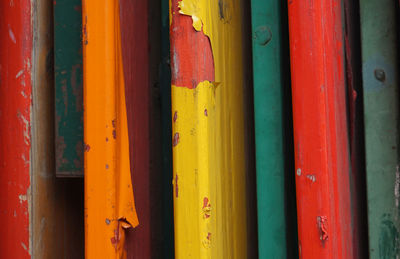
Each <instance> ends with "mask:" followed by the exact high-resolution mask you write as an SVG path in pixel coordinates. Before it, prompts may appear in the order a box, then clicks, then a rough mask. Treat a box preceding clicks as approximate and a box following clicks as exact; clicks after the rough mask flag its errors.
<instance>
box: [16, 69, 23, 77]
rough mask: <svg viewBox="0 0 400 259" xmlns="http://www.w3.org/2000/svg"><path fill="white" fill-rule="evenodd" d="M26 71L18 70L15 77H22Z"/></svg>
mask: <svg viewBox="0 0 400 259" xmlns="http://www.w3.org/2000/svg"><path fill="white" fill-rule="evenodd" d="M23 73H24V70H23V69H21V70H20V71H18V73H17V74H16V75H15V78H18V77H20V76H21V75H22V74H23Z"/></svg>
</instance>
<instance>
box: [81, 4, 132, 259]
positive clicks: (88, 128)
mask: <svg viewBox="0 0 400 259" xmlns="http://www.w3.org/2000/svg"><path fill="white" fill-rule="evenodd" d="M119 14H120V12H119V1H118V0H113V1H109V0H103V1H99V0H85V1H83V44H84V45H83V51H84V52H83V63H84V108H85V109H84V132H85V134H84V139H85V153H84V157H85V159H84V165H85V258H88V259H90V258H125V257H126V251H125V248H126V247H125V245H126V243H125V231H126V229H129V228H130V227H136V226H137V225H138V219H137V215H136V209H135V203H134V197H133V189H132V180H131V170H130V153H129V137H128V122H127V111H126V103H125V85H124V72H123V62H122V51H121V33H120V24H119ZM100 86H101V87H100Z"/></svg>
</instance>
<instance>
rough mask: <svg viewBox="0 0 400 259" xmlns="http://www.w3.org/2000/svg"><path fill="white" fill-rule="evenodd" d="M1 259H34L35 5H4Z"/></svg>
mask: <svg viewBox="0 0 400 259" xmlns="http://www.w3.org/2000/svg"><path fill="white" fill-rule="evenodd" d="M0 17H2V22H1V24H0V35H1V41H0V78H1V80H0V81H1V83H0V84H1V87H0V124H1V125H2V127H1V130H0V143H1V148H0V161H1V162H0V211H1V213H0V222H2V227H1V229H2V230H1V233H2V239H1V242H0V257H1V258H30V254H31V240H30V238H29V234H30V232H31V230H30V224H29V223H30V216H31V210H30V205H31V195H30V194H31V188H30V185H31V182H30V165H31V153H30V148H31V112H32V110H31V100H32V80H31V75H32V19H31V1H30V0H22V1H12V2H10V1H1V3H0Z"/></svg>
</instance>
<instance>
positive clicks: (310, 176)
mask: <svg viewBox="0 0 400 259" xmlns="http://www.w3.org/2000/svg"><path fill="white" fill-rule="evenodd" d="M306 177H307V179H308V180H310V181H311V182H313V183H315V180H316V179H315V175H314V174H308V175H307V176H306Z"/></svg>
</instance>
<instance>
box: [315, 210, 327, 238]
mask: <svg viewBox="0 0 400 259" xmlns="http://www.w3.org/2000/svg"><path fill="white" fill-rule="evenodd" d="M317 226H318V230H319V237H320V240H321V241H322V242H325V241H326V240H328V218H327V217H326V216H317Z"/></svg>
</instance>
